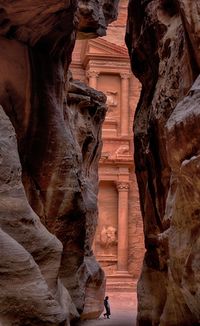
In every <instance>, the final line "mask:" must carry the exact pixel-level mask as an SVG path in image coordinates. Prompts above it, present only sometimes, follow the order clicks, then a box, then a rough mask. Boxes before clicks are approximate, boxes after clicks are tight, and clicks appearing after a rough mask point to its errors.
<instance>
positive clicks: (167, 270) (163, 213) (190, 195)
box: [126, 0, 200, 326]
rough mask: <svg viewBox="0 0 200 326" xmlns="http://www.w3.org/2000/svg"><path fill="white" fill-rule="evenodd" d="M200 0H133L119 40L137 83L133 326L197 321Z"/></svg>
mask: <svg viewBox="0 0 200 326" xmlns="http://www.w3.org/2000/svg"><path fill="white" fill-rule="evenodd" d="M199 20H200V4H199V2H198V1H190V0H176V1H175V0H152V1H140V0H132V1H130V3H129V17H128V24H127V34H126V42H127V45H128V48H129V53H130V58H131V62H132V69H133V72H134V74H135V75H136V76H137V77H138V78H139V80H140V81H141V83H142V93H141V97H140V101H139V104H138V107H137V110H136V115H135V122H134V134H135V166H136V174H137V180H138V185H139V192H140V202H141V210H142V215H143V222H144V234H145V246H146V254H145V257H144V264H143V270H142V274H141V277H140V280H139V283H138V317H137V320H138V325H145V326H147V325H162V326H175V325H176V326H184V325H188V326H189V325H198V324H199V322H200V296H199V293H200V283H199V268H200V256H199V249H200V242H199V241H200V237H199V236H200V222H199V208H200V204H199V196H200V189H199V163H200V159H199V151H200V147H199V137H200V133H199V128H198V125H199V123H198V119H199V105H200V98H199V94H200V93H199V77H198V76H199V72H200V52H199V46H200V25H199Z"/></svg>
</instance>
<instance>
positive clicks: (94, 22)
mask: <svg viewBox="0 0 200 326" xmlns="http://www.w3.org/2000/svg"><path fill="white" fill-rule="evenodd" d="M82 3H83V2H81V1H80V2H77V1H68V0H65V1H58V0H51V1H48V2H44V1H41V0H37V1H34V2H32V1H29V0H24V1H21V0H20V1H18V0H17V1H14V2H13V1H11V0H0V49H1V51H0V104H1V105H2V107H1V112H0V114H1V116H0V142H1V146H0V175H1V178H0V224H1V238H0V239H1V240H0V241H1V243H0V255H1V262H0V273H1V280H0V290H1V291H0V300H1V302H0V303H1V304H0V322H1V323H2V324H3V326H5V325H12V324H13V323H15V325H28V324H30V325H43V324H45V325H54V326H56V325H61V324H62V325H64V324H66V325H68V324H69V323H70V319H71V318H74V317H76V316H78V312H79V313H82V311H83V315H84V306H85V304H86V305H87V314H88V313H89V314H90V313H91V315H97V314H99V313H100V312H101V310H102V304H99V302H100V300H102V297H103V289H104V273H103V272H102V270H101V269H100V268H99V265H98V264H97V263H96V261H95V257H94V256H93V253H92V251H91V244H92V240H93V237H94V231H95V227H96V222H97V200H96V195H97V182H98V178H97V167H98V159H99V154H100V150H101V124H102V121H103V119H104V116H105V112H106V108H105V97H104V96H103V94H101V93H98V92H94V91H93V90H91V89H89V88H88V89H87V88H86V87H85V86H84V85H82V84H78V83H73V82H72V80H71V81H70V82H69V78H67V80H65V76H68V74H67V69H68V65H69V63H70V60H71V52H72V50H73V46H74V41H75V36H76V32H77V29H79V30H82V29H83V28H84V22H85V24H86V23H87V17H85V16H84V20H83V19H82V15H83V13H81V12H80V6H81V4H82ZM117 3H118V1H117V0H116V1H113V2H112V6H113V8H116V7H117ZM78 4H79V7H78V8H77V5H78ZM109 4H110V1H103V2H102V1H98V0H96V1H87V2H85V6H86V7H88V8H90V9H91V10H92V11H93V12H94V13H95V19H94V17H93V16H92V17H91V16H89V17H88V19H90V23H89V25H88V28H87V29H85V30H84V35H85V34H86V33H89V34H90V32H91V31H92V35H93V36H94V34H95V36H98V35H100V34H101V33H99V31H98V29H99V25H101V28H102V29H103V30H104V31H105V30H106V25H107V23H108V22H109V21H111V20H112V19H113V18H114V16H115V15H114V16H113V14H112V13H110V15H109V13H108V10H107V9H106V8H107V5H109ZM102 21H103V22H102ZM100 22H101V23H100ZM68 88H69V92H68ZM2 108H3V109H2ZM15 134H16V139H15ZM47 229H48V231H47ZM49 232H51V233H49ZM58 239H59V240H58ZM68 290H69V292H68ZM94 290H95V291H99V299H96V302H97V306H96V307H95V309H94V311H93V310H92V308H91V307H90V309H89V311H88V302H87V300H88V297H90V298H91V297H92V296H94ZM69 293H70V295H71V297H70V295H69ZM71 298H72V299H71ZM98 300H99V301H98ZM77 311H78V312H77Z"/></svg>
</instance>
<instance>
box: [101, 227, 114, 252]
mask: <svg viewBox="0 0 200 326" xmlns="http://www.w3.org/2000/svg"><path fill="white" fill-rule="evenodd" d="M100 245H101V247H104V248H109V247H112V246H115V245H117V229H116V228H114V227H113V226H111V225H109V226H105V225H104V226H103V228H102V230H101V233H100Z"/></svg>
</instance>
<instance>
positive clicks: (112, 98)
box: [106, 91, 118, 115]
mask: <svg viewBox="0 0 200 326" xmlns="http://www.w3.org/2000/svg"><path fill="white" fill-rule="evenodd" d="M106 96H107V102H106V103H107V105H108V112H107V114H108V115H109V114H110V113H112V112H113V110H114V109H115V108H116V107H117V105H118V99H117V96H118V93H117V92H114V91H107V92H106Z"/></svg>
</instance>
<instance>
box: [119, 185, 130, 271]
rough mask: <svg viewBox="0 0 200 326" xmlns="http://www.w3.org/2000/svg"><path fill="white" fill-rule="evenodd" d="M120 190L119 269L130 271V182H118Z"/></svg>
mask: <svg viewBox="0 0 200 326" xmlns="http://www.w3.org/2000/svg"><path fill="white" fill-rule="evenodd" d="M117 189H118V249H117V269H118V271H127V269H128V191H129V183H128V182H117Z"/></svg>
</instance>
